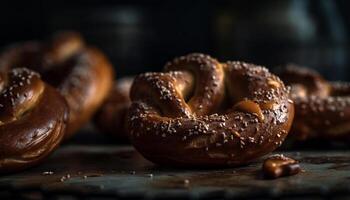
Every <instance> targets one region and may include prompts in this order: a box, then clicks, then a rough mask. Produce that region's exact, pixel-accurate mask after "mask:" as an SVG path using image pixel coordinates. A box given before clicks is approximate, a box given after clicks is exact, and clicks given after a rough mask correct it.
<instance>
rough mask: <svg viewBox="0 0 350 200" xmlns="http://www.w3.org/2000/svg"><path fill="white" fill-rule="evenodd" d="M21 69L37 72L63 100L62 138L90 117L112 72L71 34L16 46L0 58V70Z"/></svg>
mask: <svg viewBox="0 0 350 200" xmlns="http://www.w3.org/2000/svg"><path fill="white" fill-rule="evenodd" d="M23 66H25V67H28V68H30V69H33V70H35V71H37V72H39V73H40V75H41V76H42V78H43V80H44V81H46V82H48V83H49V84H51V85H53V86H55V87H56V88H57V89H59V91H60V92H61V94H62V95H63V96H64V97H65V98H66V100H67V102H68V105H69V108H70V116H69V124H68V127H67V134H66V138H68V137H70V136H71V135H72V134H74V133H75V132H77V131H78V130H79V128H81V127H82V126H83V125H84V124H85V123H86V122H87V121H88V120H89V119H90V118H91V116H92V115H93V114H94V113H95V111H96V110H97V108H98V107H99V106H100V105H101V104H102V102H103V101H104V99H105V98H106V96H107V94H108V92H109V90H110V88H111V87H112V80H113V70H112V67H111V65H110V63H109V61H108V60H107V58H106V57H105V56H104V55H103V54H102V53H101V52H100V51H99V50H98V49H96V48H93V47H89V46H87V45H85V44H84V41H83V39H82V38H81V36H80V35H79V34H77V33H75V32H60V33H58V34H56V35H54V36H53V37H52V38H51V39H50V40H47V41H43V42H36V41H32V42H25V43H22V44H16V45H13V46H11V47H9V48H7V49H5V50H4V51H3V53H2V54H1V55H0V70H3V71H4V70H5V71H6V70H9V69H11V68H15V67H23Z"/></svg>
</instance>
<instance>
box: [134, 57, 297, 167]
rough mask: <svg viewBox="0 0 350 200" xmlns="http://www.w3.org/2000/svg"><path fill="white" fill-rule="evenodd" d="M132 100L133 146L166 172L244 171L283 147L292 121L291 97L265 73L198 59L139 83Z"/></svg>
mask: <svg viewBox="0 0 350 200" xmlns="http://www.w3.org/2000/svg"><path fill="white" fill-rule="evenodd" d="M130 96H131V100H132V102H133V103H132V105H131V108H130V110H129V117H128V127H129V132H130V140H131V142H132V144H133V145H134V146H135V147H136V149H137V150H138V151H139V152H140V153H141V154H143V155H144V156H145V157H146V158H147V159H149V160H151V161H153V162H154V163H158V164H164V165H177V166H201V167H209V166H237V165H241V164H245V163H247V162H249V161H251V160H254V159H256V158H258V157H260V156H262V155H265V154H267V153H269V152H271V151H273V150H274V149H275V148H277V147H278V146H279V145H281V143H282V142H283V140H284V138H285V137H286V136H287V134H288V131H289V129H290V126H291V123H292V120H293V116H294V107H293V103H292V102H291V100H289V98H288V90H287V89H286V87H285V86H284V84H283V82H281V81H280V79H279V78H278V77H276V76H274V75H272V74H270V73H269V72H268V70H267V69H266V68H264V67H260V66H256V65H253V64H247V63H243V62H227V63H219V62H218V61H217V60H215V59H213V58H211V57H209V56H207V55H203V54H190V55H187V56H183V57H179V58H176V59H175V60H174V61H172V62H170V63H168V64H167V65H166V67H165V72H163V73H145V74H141V75H139V76H137V77H136V78H135V80H134V83H133V85H132V88H131V92H130Z"/></svg>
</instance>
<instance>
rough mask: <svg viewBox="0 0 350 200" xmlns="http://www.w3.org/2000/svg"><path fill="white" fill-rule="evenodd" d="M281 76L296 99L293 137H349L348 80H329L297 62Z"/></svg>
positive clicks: (349, 98)
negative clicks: (299, 65)
mask: <svg viewBox="0 0 350 200" xmlns="http://www.w3.org/2000/svg"><path fill="white" fill-rule="evenodd" d="M280 77H281V79H282V80H283V81H285V83H286V84H289V85H290V86H291V88H292V90H291V98H292V99H293V101H294V102H295V112H296V113H295V115H296V117H295V120H294V122H293V126H292V131H291V132H292V133H291V135H292V136H294V137H295V138H296V139H299V140H308V139H335V140H338V139H345V138H347V139H348V138H350V137H349V136H350V134H349V133H350V125H349V122H350V84H349V83H346V82H329V81H327V80H325V79H324V78H323V77H322V76H321V75H320V74H319V73H318V72H316V71H314V70H312V69H308V68H305V67H298V66H296V65H288V66H287V67H286V68H285V69H284V70H283V71H282V72H280ZM301 91H302V92H301Z"/></svg>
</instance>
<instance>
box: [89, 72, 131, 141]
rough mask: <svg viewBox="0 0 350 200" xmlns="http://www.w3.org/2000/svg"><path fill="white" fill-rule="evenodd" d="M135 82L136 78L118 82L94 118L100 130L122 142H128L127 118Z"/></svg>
mask: <svg viewBox="0 0 350 200" xmlns="http://www.w3.org/2000/svg"><path fill="white" fill-rule="evenodd" d="M133 80H134V77H125V78H122V79H119V80H117V81H116V82H115V84H114V86H113V88H112V90H111V92H110V93H109V96H108V97H107V99H106V100H105V102H104V103H103V104H102V106H101V107H100V108H99V110H98V112H97V113H96V115H95V117H94V122H95V125H96V126H97V128H98V129H99V130H101V131H102V132H103V133H107V134H109V135H112V136H114V137H116V138H117V139H118V140H119V141H122V142H125V141H128V134H127V126H126V116H127V111H128V109H129V107H130V105H131V101H130V97H129V93H130V88H131V84H132V82H133Z"/></svg>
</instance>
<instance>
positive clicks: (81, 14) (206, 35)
mask: <svg viewBox="0 0 350 200" xmlns="http://www.w3.org/2000/svg"><path fill="white" fill-rule="evenodd" d="M349 8H350V2H349V1H347V0H283V1H281V0H264V1H261V0H255V1H243V0H242V1H224V0H219V1H209V0H206V1H203V0H201V1H199V0H198V1H180V0H176V1H175V0H173V1H170V0H164V1H156V0H147V1H135V0H131V1H99V0H85V1H66V2H65V1H62V0H60V1H58V0H50V1H45V0H38V1H19V0H14V1H8V2H6V1H2V3H1V7H0V15H1V16H0V25H1V31H0V45H1V46H5V45H8V44H11V43H13V42H18V41H24V40H29V39H44V38H46V37H48V36H49V35H50V34H52V33H54V32H55V31H58V30H65V29H68V30H77V31H80V32H81V33H82V34H83V35H84V36H85V37H86V40H87V41H88V42H89V43H90V44H94V45H96V46H98V47H99V48H101V49H102V50H104V52H105V53H106V54H107V55H108V57H109V58H110V59H111V61H112V62H113V64H114V66H115V68H116V69H117V74H118V77H121V76H124V75H128V74H136V73H140V72H144V71H157V70H161V69H162V67H163V65H164V63H165V62H166V61H168V60H169V59H172V58H174V57H175V56H180V55H184V54H187V53H190V52H203V53H208V54H210V55H212V56H214V57H216V58H218V59H220V60H222V61H225V60H244V61H249V62H254V63H257V64H261V65H266V66H267V67H269V68H273V67H275V66H279V65H284V64H286V63H288V62H293V63H297V64H300V65H305V66H309V67H312V68H315V69H317V70H318V71H320V72H321V73H322V74H324V75H325V76H326V77H327V78H329V79H331V80H350V75H349V71H350V68H349V67H348V65H349V63H350V59H349V40H348V36H349V28H350V17H349V16H350V14H349V11H348V10H349Z"/></svg>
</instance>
